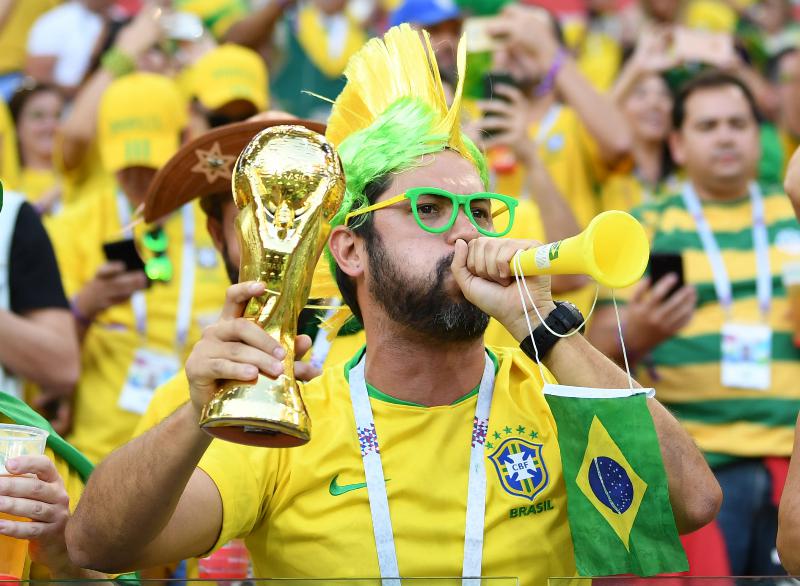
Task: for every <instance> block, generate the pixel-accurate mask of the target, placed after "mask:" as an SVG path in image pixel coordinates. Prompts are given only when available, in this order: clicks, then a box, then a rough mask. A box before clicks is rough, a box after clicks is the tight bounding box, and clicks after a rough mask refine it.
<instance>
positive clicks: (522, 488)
mask: <svg viewBox="0 0 800 586" xmlns="http://www.w3.org/2000/svg"><path fill="white" fill-rule="evenodd" d="M489 460H491V461H492V464H494V467H495V470H497V475H498V477H499V478H500V484H501V485H502V487H503V489H504V490H505V491H506V492H507V493H509V494H512V495H514V496H519V497H522V498H526V499H528V500H531V501H532V500H533V499H535V498H536V496H537V495H538V494H539V493H540V492H542V491H543V490H544V489H545V487H546V486H547V483H548V481H549V480H550V477H549V474H548V472H547V466H546V465H545V462H544V458H543V457H542V444H535V443H532V442H529V441H527V440H524V439H521V438H518V437H510V438H507V439H506V440H505V441H503V443H501V444H500V445H499V446H498V448H497V449H496V450H495V451H494V453H492V454H491V455H490V456H489Z"/></svg>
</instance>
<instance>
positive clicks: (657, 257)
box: [650, 252, 684, 297]
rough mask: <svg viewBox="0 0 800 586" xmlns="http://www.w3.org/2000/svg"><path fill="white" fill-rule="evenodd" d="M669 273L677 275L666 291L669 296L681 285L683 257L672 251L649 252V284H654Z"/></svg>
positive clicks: (682, 279)
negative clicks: (676, 279) (674, 281)
mask: <svg viewBox="0 0 800 586" xmlns="http://www.w3.org/2000/svg"><path fill="white" fill-rule="evenodd" d="M669 273H675V274H676V275H678V281H677V283H675V285H673V287H672V289H670V291H669V293H667V297H671V296H672V295H673V294H674V293H675V292H676V291H677V290H678V289H680V288H681V287H683V285H684V278H683V257H682V256H681V255H680V254H677V253H674V252H651V253H650V285H651V287H652V286H653V285H655V284H656V283H657V282H658V281H659V280H661V278H662V277H664V276H665V275H668V274H669Z"/></svg>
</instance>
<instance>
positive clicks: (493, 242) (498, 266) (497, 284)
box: [451, 237, 555, 341]
mask: <svg viewBox="0 0 800 586" xmlns="http://www.w3.org/2000/svg"><path fill="white" fill-rule="evenodd" d="M539 245H540V243H539V242H536V241H535V240H512V239H509V238H487V237H483V238H476V239H474V240H471V241H470V242H469V243H467V242H465V241H463V240H459V241H457V242H456V245H455V248H456V250H455V255H454V256H453V263H452V265H451V269H452V271H453V276H454V277H455V279H456V282H457V283H458V286H459V287H460V288H461V291H462V293H463V294H464V297H466V298H467V300H468V301H469V302H470V303H472V304H474V305H475V306H477V307H478V308H480V309H481V310H483V311H485V312H486V313H488V314H489V315H490V316H491V317H493V318H495V319H496V320H497V321H499V322H500V323H501V324H503V325H504V326H505V327H506V329H507V330H508V331H509V332H511V334H512V335H513V336H514V337H515V338H516V339H517V340H519V341H522V340H523V339H524V338H525V337H526V336H528V333H529V332H528V325H527V322H526V313H527V315H528V319H529V320H530V323H531V326H532V327H534V328H535V327H536V326H537V325H538V323H539V319H538V317H537V316H536V312H535V311H534V310H533V308H531V307H530V301H529V300H528V298H527V295H525V293H524V291H523V296H524V297H525V308H526V309H523V306H522V301H521V299H520V292H519V290H518V288H517V284H516V282H515V279H514V272H513V270H512V268H511V267H510V265H509V263H510V262H511V259H513V258H514V254H516V252H517V251H518V250H528V249H529V248H535V247H536V246H539ZM524 281H525V283H526V284H527V286H528V290H529V291H530V293H531V297H532V298H533V301H534V303H535V304H536V308H537V309H538V310H539V313H540V314H541V315H542V317H546V316H547V315H548V314H549V313H550V312H551V311H552V310H553V309H554V308H555V304H554V303H553V299H552V296H551V293H550V277H549V276H547V275H541V276H537V277H525V279H524Z"/></svg>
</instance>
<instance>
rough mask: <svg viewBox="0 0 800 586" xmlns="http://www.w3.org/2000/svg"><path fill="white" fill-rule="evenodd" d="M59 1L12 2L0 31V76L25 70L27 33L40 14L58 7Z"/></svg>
mask: <svg viewBox="0 0 800 586" xmlns="http://www.w3.org/2000/svg"><path fill="white" fill-rule="evenodd" d="M60 1H61V0H24V1H23V2H19V1H17V2H14V3H13V4H12V8H11V13H10V14H9V15H8V19H7V21H6V23H5V25H4V26H3V28H2V29H1V30H0V74H3V73H10V72H12V71H22V70H23V69H24V68H25V55H26V54H27V51H26V48H27V42H28V31H30V29H31V27H32V26H33V23H34V22H36V19H37V18H39V16H41V15H42V14H44V13H45V12H47V11H48V10H50V9H51V8H55V7H56V6H58V4H59V3H60Z"/></svg>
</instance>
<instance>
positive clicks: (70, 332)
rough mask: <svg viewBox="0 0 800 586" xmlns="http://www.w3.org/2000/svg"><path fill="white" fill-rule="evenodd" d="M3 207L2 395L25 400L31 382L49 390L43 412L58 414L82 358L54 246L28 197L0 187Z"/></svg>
mask: <svg viewBox="0 0 800 586" xmlns="http://www.w3.org/2000/svg"><path fill="white" fill-rule="evenodd" d="M3 203H5V205H3ZM0 206H2V210H0V332H3V334H4V335H2V336H0V391H2V392H3V393H7V394H11V395H14V396H16V397H17V398H22V397H23V384H24V382H25V381H29V382H32V383H35V384H37V385H39V386H41V387H42V388H43V389H44V393H43V394H42V395H41V396H40V397H38V398H37V401H39V403H38V404H39V405H40V406H44V405H48V406H53V407H54V408H57V403H58V402H59V401H60V400H62V399H67V400H68V399H69V397H70V395H71V393H72V390H73V387H74V385H75V383H76V382H77V380H78V375H79V372H80V356H79V351H78V350H79V348H78V343H77V337H76V335H75V324H74V321H73V319H72V316H71V315H70V313H69V304H68V303H67V298H66V297H65V295H64V288H63V287H62V285H61V275H60V273H59V270H58V265H57V264H56V258H55V255H54V254H53V246H52V244H51V243H50V239H49V238H48V237H47V232H46V231H45V229H44V226H42V222H41V220H40V219H39V216H38V215H37V213H36V211H35V210H34V209H33V207H32V206H31V205H30V204H29V203H26V202H25V198H24V196H23V195H21V194H18V193H13V192H6V193H5V194H3V192H2V186H0ZM12 332H13V335H12ZM56 364H57V365H58V368H54V367H53V365H56ZM54 415H55V414H54Z"/></svg>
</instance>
